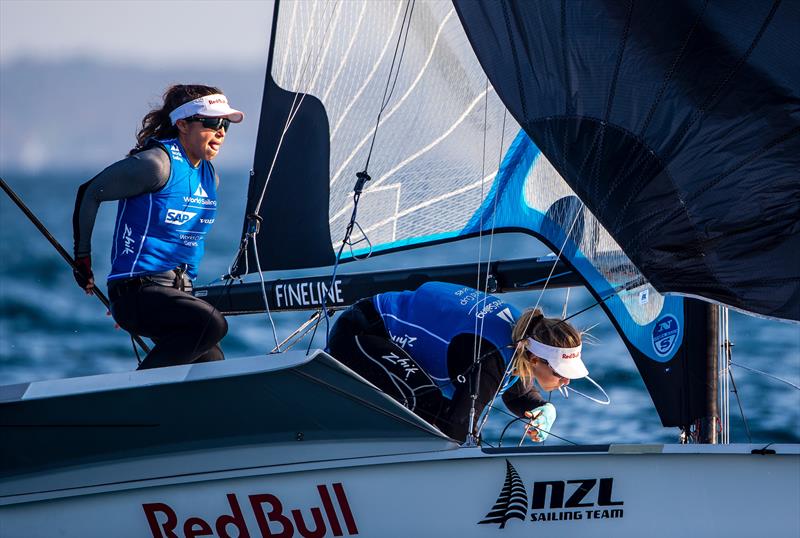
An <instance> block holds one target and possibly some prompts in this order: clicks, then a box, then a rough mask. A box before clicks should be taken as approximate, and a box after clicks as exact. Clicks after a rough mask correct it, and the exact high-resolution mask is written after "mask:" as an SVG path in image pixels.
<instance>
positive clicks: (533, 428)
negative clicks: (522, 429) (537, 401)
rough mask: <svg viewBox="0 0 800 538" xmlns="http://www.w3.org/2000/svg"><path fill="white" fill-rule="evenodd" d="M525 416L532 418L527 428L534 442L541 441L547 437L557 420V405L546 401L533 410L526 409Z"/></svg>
mask: <svg viewBox="0 0 800 538" xmlns="http://www.w3.org/2000/svg"><path fill="white" fill-rule="evenodd" d="M525 416H526V417H528V418H530V419H531V421H530V423H529V424H528V428H527V430H526V433H527V434H528V437H530V438H531V441H533V442H534V443H541V442H543V441H545V440H546V439H547V436H548V435H549V434H550V429H551V428H552V427H553V423H554V422H555V421H556V406H554V405H553V404H551V403H546V404H544V405H540V406H539V407H537V408H536V409H532V410H531V411H525Z"/></svg>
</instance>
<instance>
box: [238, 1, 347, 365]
mask: <svg viewBox="0 0 800 538" xmlns="http://www.w3.org/2000/svg"><path fill="white" fill-rule="evenodd" d="M339 3H340V0H336V1H335V2H334V3H333V4H332V5H333V8H332V13H331V16H327V11H328V5H330V4H328V3H326V4H325V9H324V11H323V13H322V16H321V18H320V20H323V21H327V25H326V26H325V31H324V32H323V34H322V38H321V39H320V43H319V46H318V47H317V50H316V59H317V62H316V69H315V70H314V72H313V73H312V74H311V77H313V80H316V76H317V73H318V71H319V70H320V69H321V66H322V64H321V62H319V57H320V54H321V52H322V49H323V45H324V44H325V43H326V42H327V36H328V32H329V31H330V28H331V23H332V21H333V20H334V18H335V17H334V16H333V14H334V13H335V12H336V10H337V9H338V7H339ZM313 27H314V25H312V26H311V27H309V34H310V33H311V30H312V29H313ZM313 54H314V53H313V51H311V50H310V51H309V52H308V53H307V54H306V55H305V58H304V59H303V66H302V68H301V69H300V75H299V76H298V82H297V84H298V86H300V87H303V86H304V85H305V82H306V79H305V75H306V70H307V68H308V66H309V64H310V63H311V57H312V55H313ZM267 75H268V76H269V73H268V74H267ZM306 95H308V92H303V93H302V96H301V93H300V92H295V94H294V97H293V99H292V103H291V105H290V107H289V115H288V116H287V118H286V122H285V123H284V126H283V129H282V132H281V136H280V138H279V139H278V144H277V147H276V148H275V153H274V155H273V156H272V162H271V163H270V167H269V170H268V172H267V177H266V179H265V180H264V185H263V187H262V189H261V193H260V195H259V197H258V202H257V203H256V205H255V208H254V209H253V211H252V212H251V213H250V214H248V215H247V231H246V232H245V234H244V236H243V237H242V241H241V243H240V245H239V249H238V251H237V252H236V255H235V256H234V258H233V261H232V262H231V264H230V265H229V266H228V275H226V277H223V278H228V279H233V278H234V277H233V272H234V271H235V270H236V269H238V264H239V260H240V259H241V258H242V257H243V258H244V263H245V274H247V273H248V272H249V269H250V268H249V260H248V257H247V248H248V246H249V244H250V243H252V246H253V254H254V257H255V260H256V266H257V269H258V276H259V281H260V285H261V296H262V299H263V301H264V309H265V311H266V314H267V319H268V320H269V324H270V326H271V329H272V335H273V337H274V339H275V349H277V351H278V352H280V347H281V344H280V342H279V341H278V333H277V330H276V327H275V321H274V320H273V319H272V312H271V311H270V308H269V301H268V298H267V292H266V283H265V282H264V274H263V271H262V270H261V262H260V260H259V256H258V245H257V241H256V236H257V235H258V233H259V231H260V229H261V222H262V220H263V219H262V218H261V216H260V212H261V206H262V204H263V202H264V196H265V195H266V192H267V185H269V182H270V179H271V178H272V173H273V171H274V169H275V164H276V162H277V160H278V155H279V154H280V151H281V147H282V146H283V141H284V139H285V137H286V133H287V132H288V131H289V127H291V125H292V123H293V122H294V119H295V117H296V116H297V114H298V112H299V111H300V107H301V106H302V104H303V101H304V100H305V98H306ZM298 97H299V99H298ZM253 176H255V172H254V171H251V172H250V177H251V180H252V178H253ZM240 280H241V279H240Z"/></svg>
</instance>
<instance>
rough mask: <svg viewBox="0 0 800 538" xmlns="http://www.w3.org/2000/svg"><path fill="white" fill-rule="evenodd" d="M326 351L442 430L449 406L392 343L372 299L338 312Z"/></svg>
mask: <svg viewBox="0 0 800 538" xmlns="http://www.w3.org/2000/svg"><path fill="white" fill-rule="evenodd" d="M328 352H329V353H330V354H331V355H332V356H333V357H334V358H335V359H336V360H338V361H339V362H341V363H342V364H344V365H345V366H347V367H348V368H350V369H351V370H354V371H355V372H357V373H358V374H360V375H361V376H363V377H364V378H366V379H367V380H368V381H370V382H371V383H373V384H374V385H376V386H377V387H378V388H380V389H381V390H382V391H383V392H385V393H386V394H388V395H389V396H391V397H392V398H394V399H395V400H397V401H398V402H400V403H401V404H403V405H404V406H405V407H407V408H408V409H410V410H411V411H413V412H414V413H416V414H417V415H419V416H420V417H422V418H423V419H425V420H427V421H428V422H430V423H431V424H434V425H436V426H438V427H439V428H440V429H441V428H442V426H443V424H442V415H443V413H444V410H445V409H446V407H447V406H448V404H449V400H447V399H446V398H445V397H444V396H442V393H441V390H439V388H438V387H437V386H436V384H435V383H434V382H433V380H432V379H431V378H430V377H429V376H428V374H427V373H426V372H425V371H424V370H423V369H422V368H421V367H420V366H418V365H417V363H416V361H415V360H414V359H413V358H412V357H411V356H410V355H409V354H408V353H407V352H406V351H405V350H403V349H402V348H401V347H400V346H398V345H397V344H395V343H394V342H392V340H391V338H390V336H389V333H388V332H387V330H386V327H385V326H384V324H383V320H382V319H381V317H380V315H379V314H378V312H377V311H376V310H375V306H374V305H373V304H372V299H362V300H361V301H358V302H357V303H355V304H354V305H353V306H351V307H350V308H348V309H347V310H345V311H344V312H342V313H341V315H340V316H339V318H338V319H337V320H336V323H335V324H334V325H333V327H332V328H331V334H330V339H329V340H328Z"/></svg>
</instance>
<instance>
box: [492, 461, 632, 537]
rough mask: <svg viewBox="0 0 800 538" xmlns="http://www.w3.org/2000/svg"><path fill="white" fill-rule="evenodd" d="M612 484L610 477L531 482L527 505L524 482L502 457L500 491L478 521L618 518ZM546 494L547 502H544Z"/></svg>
mask: <svg viewBox="0 0 800 538" xmlns="http://www.w3.org/2000/svg"><path fill="white" fill-rule="evenodd" d="M595 488H596V493H595ZM613 488H614V479H613V478H600V479H597V478H583V479H579V480H548V481H541V482H534V483H533V487H532V488H531V502H530V505H529V504H528V491H527V489H526V487H525V483H524V482H523V481H522V479H521V478H520V476H519V473H518V472H517V470H516V469H515V468H514V466H513V465H511V462H510V461H508V460H506V479H505V482H504V483H503V486H502V488H501V490H500V495H499V496H498V497H497V501H496V502H495V504H494V506H492V509H491V510H490V511H489V513H488V514H486V517H485V518H484V519H482V520H481V521H479V522H478V524H479V525H487V524H498V525H499V526H500V528H501V529H502V528H505V526H506V524H507V523H508V522H509V521H510V520H512V519H519V520H521V521H525V520H530V521H532V522H536V523H538V522H554V521H573V520H581V519H619V518H622V517H624V512H623V509H622V508H610V507H619V506H622V505H624V504H625V503H624V501H619V500H614V495H613V491H612V490H613ZM567 495H569V496H567ZM548 497H549V502H547V501H548ZM543 510H547V511H543Z"/></svg>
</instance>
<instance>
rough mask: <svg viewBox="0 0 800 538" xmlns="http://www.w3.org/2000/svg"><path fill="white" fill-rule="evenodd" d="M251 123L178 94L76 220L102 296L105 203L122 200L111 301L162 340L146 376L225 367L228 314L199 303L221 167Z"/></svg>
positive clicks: (98, 179)
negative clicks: (98, 235)
mask: <svg viewBox="0 0 800 538" xmlns="http://www.w3.org/2000/svg"><path fill="white" fill-rule="evenodd" d="M243 119H244V114H243V113H242V112H240V111H238V110H236V109H233V108H231V107H230V105H229V104H228V99H227V97H225V95H224V94H223V93H222V90H220V89H219V88H215V87H213V86H204V85H199V84H195V85H184V84H179V85H175V86H171V87H170V88H168V89H167V91H166V92H165V93H164V102H163V104H162V105H161V106H160V107H159V108H156V109H154V110H151V111H150V112H149V113H147V115H146V116H145V117H144V119H143V120H142V126H141V129H140V130H139V133H138V134H137V136H136V146H135V147H134V148H133V149H132V150H131V151H130V152H129V153H128V156H127V158H125V159H123V160H121V161H118V162H116V163H114V164H112V165H111V166H109V167H108V168H106V169H105V170H103V171H102V172H100V173H99V174H98V175H96V176H95V177H94V178H92V179H91V180H89V181H88V182H86V183H84V184H83V185H81V187H80V188H79V189H78V196H77V199H76V201H75V213H74V215H73V230H74V238H75V261H76V262H77V264H78V266H79V267H80V268H81V270H80V271H76V272H75V279H76V281H77V282H78V285H79V286H80V287H81V288H83V289H84V290H85V291H86V293H88V294H91V293H92V292H93V289H94V286H95V282H94V275H93V274H92V262H91V235H92V229H93V228H94V222H95V218H96V215H97V210H98V208H99V206H100V203H101V202H105V201H110V200H118V201H119V203H118V206H117V218H116V222H115V226H114V237H113V242H112V247H111V272H110V274H109V275H108V295H109V299H110V301H111V313H112V315H113V316H114V319H115V321H116V322H117V323H118V324H119V325H120V326H121V327H122V328H124V329H125V330H127V331H129V332H131V333H133V334H138V335H141V336H146V337H149V338H152V339H153V341H154V342H155V344H156V345H155V347H154V348H153V349H152V351H151V352H150V353H148V355H147V356H146V357H145V358H144V360H143V361H142V363H141V365H140V366H139V368H140V369H144V368H158V367H162V366H172V365H176V364H188V363H192V362H206V361H214V360H221V359H222V358H223V353H222V349H221V348H220V347H219V342H220V340H222V338H223V337H224V336H225V334H226V333H227V330H228V325H227V322H226V321H225V318H224V317H223V316H222V314H221V313H220V312H219V311H218V310H216V309H215V308H214V307H213V306H211V305H210V304H208V303H206V302H205V301H203V300H201V299H197V298H196V297H194V296H192V295H191V293H190V292H191V289H192V280H193V279H194V278H195V277H196V276H197V267H198V264H199V263H200V260H201V259H202V257H203V252H204V240H205V236H206V235H207V234H208V232H209V231H210V229H211V226H212V225H213V223H214V221H215V220H216V211H217V186H218V184H219V177H218V176H217V174H216V172H215V171H214V167H213V165H212V164H211V161H212V160H213V159H214V158H215V157H216V156H217V155H218V154H219V152H220V150H221V149H222V145H223V144H224V142H225V137H226V135H227V130H228V128H229V127H230V125H231V123H239V122H241V121H242V120H243Z"/></svg>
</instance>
